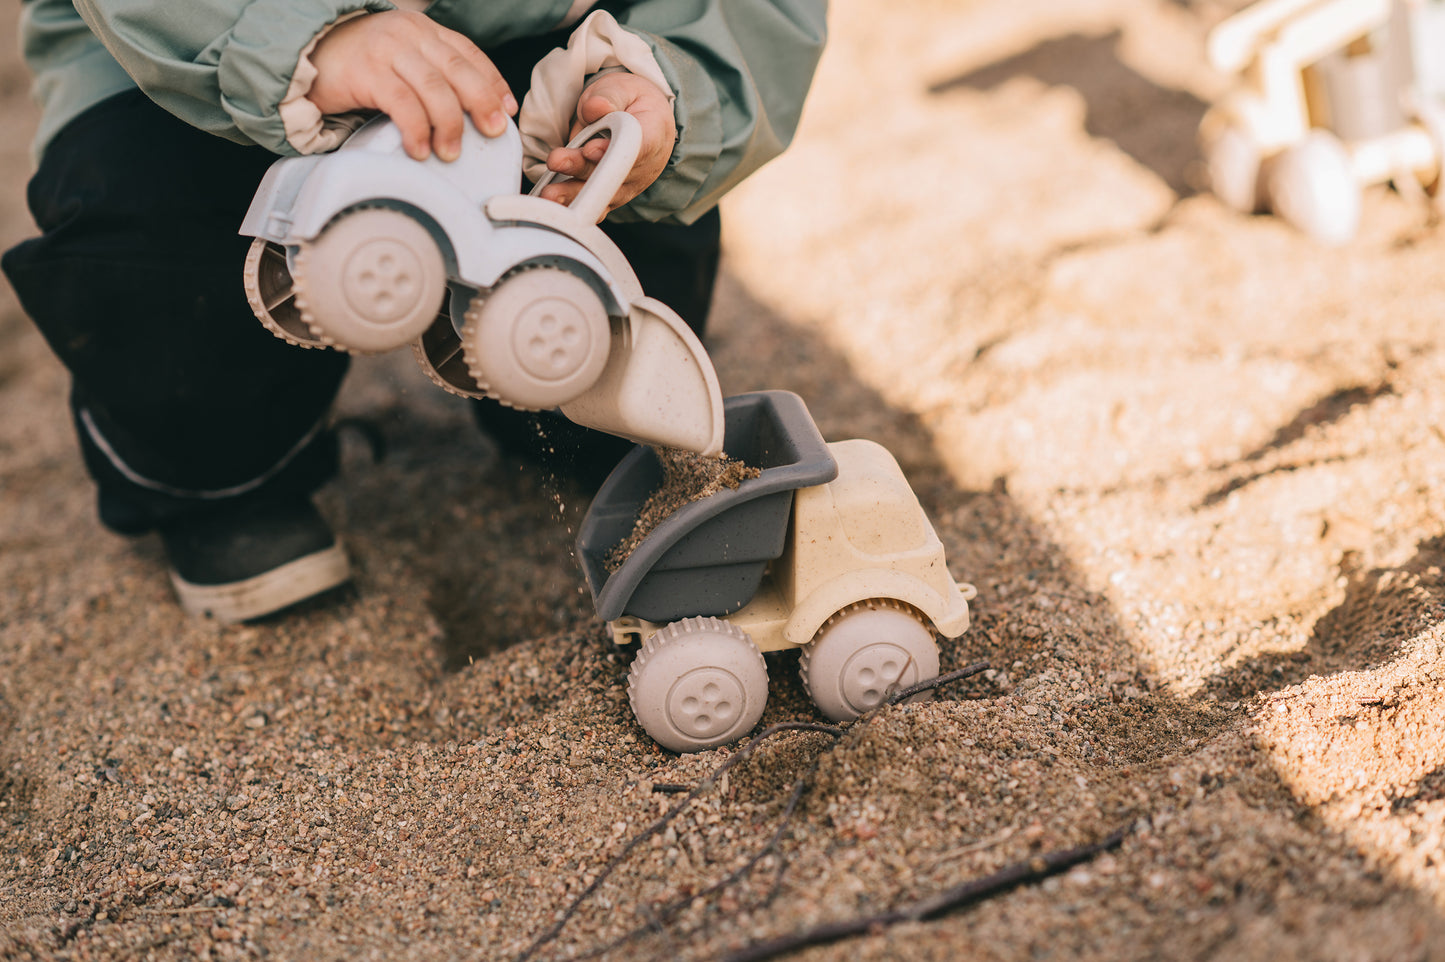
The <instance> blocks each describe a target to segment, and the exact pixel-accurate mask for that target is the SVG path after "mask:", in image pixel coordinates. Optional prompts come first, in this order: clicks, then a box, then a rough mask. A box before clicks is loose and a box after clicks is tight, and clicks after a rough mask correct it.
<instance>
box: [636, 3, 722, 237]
mask: <svg viewBox="0 0 1445 962" xmlns="http://www.w3.org/2000/svg"><path fill="white" fill-rule="evenodd" d="M627 29H629V30H631V29H632V28H627ZM632 32H633V34H634V35H635V36H638V37H640V38H642V39H643V40H644V41H645V42H646V43H647V44H648V46H649V47H650V49H651V50H652V53H653V56H654V59H655V60H656V62H657V65H658V66H659V67H660V68H661V69H662V73H663V76H664V77H665V78H666V79H667V84H668V86H669V87H670V88H671V89H672V90H674V91H676V92H677V96H676V99H675V100H674V101H673V104H672V111H673V117H674V119H675V121H676V123H677V143H676V144H675V145H674V146H673V149H672V157H671V158H670V159H669V160H668V162H667V167H666V169H664V170H663V172H662V174H661V175H660V176H659V177H658V178H657V180H655V181H654V182H653V183H652V186H650V187H648V188H647V189H646V190H644V191H643V192H642V193H640V194H638V195H637V196H636V197H634V198H633V199H632V200H631V201H630V202H629V203H628V204H627V205H626V206H624V207H620V208H618V209H617V210H615V211H613V212H612V213H611V214H609V215H608V219H609V220H613V221H619V222H621V221H639V220H645V221H661V220H669V221H673V222H681V223H684V224H690V223H692V222H693V221H695V220H696V219H697V218H698V217H701V216H702V215H703V214H704V213H706V212H707V210H708V209H709V207H710V206H711V205H710V204H705V205H701V206H698V205H697V201H698V199H699V195H700V193H701V192H702V190H703V185H704V184H706V183H707V180H708V177H709V176H710V175H711V174H712V172H713V169H714V168H715V166H716V165H717V162H718V159H719V158H720V157H721V156H722V153H723V149H724V140H723V118H722V103H721V101H720V100H719V99H718V92H717V84H716V83H715V82H714V81H713V78H712V77H711V76H710V75H709V74H708V73H707V71H705V70H704V69H703V67H702V65H701V64H700V63H698V61H697V60H695V59H694V58H692V57H691V56H689V55H688V54H686V53H684V52H683V51H682V50H681V48H679V47H678V46H677V45H676V44H673V43H669V42H668V41H666V40H664V39H663V38H661V37H658V36H655V35H653V34H649V33H644V32H642V31H637V30H632Z"/></svg>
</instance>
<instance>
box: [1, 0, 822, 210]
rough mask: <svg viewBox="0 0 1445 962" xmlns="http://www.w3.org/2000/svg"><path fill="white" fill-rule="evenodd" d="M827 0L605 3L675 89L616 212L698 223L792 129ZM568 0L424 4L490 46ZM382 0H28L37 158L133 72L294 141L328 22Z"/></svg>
mask: <svg viewBox="0 0 1445 962" xmlns="http://www.w3.org/2000/svg"><path fill="white" fill-rule="evenodd" d="M826 6H827V0H637V2H632V3H627V2H610V3H604V4H602V7H603V8H605V9H607V10H609V11H610V12H612V13H613V15H614V16H615V17H616V18H617V20H618V22H619V23H620V24H622V25H623V26H624V27H626V28H627V29H628V30H631V31H632V32H634V33H636V34H638V35H639V36H641V37H642V38H643V39H644V40H645V41H647V43H648V45H649V46H650V47H651V48H652V51H653V54H654V56H655V57H656V58H657V62H658V64H659V65H660V66H661V68H662V71H663V74H664V75H665V76H666V77H667V80H668V82H669V83H670V84H671V85H672V88H673V91H674V93H676V95H677V99H676V101H675V107H674V109H675V111H676V116H677V126H678V143H677V146H676V148H675V150H674V151H673V156H672V159H671V161H670V163H669V165H668V168H667V170H666V171H665V172H664V173H663V175H662V176H661V177H660V178H658V180H657V182H656V183H654V184H653V185H652V186H651V187H650V188H648V190H647V191H645V192H644V193H643V194H641V195H640V196H639V197H637V198H636V199H635V200H634V201H633V202H632V203H631V204H629V205H628V206H627V207H626V208H624V209H623V210H621V211H616V212H614V214H613V216H614V218H617V219H646V220H678V221H682V222H690V221H692V220H694V219H696V218H697V217H698V216H700V215H701V214H702V213H703V212H705V211H706V210H708V209H709V208H710V207H712V206H713V205H715V204H716V203H717V201H718V199H719V198H720V197H721V196H722V195H723V194H724V193H725V192H726V191H727V190H728V189H729V188H731V187H732V186H734V185H735V184H737V183H738V182H739V181H740V180H742V179H743V178H744V177H746V176H747V175H748V174H750V173H752V172H753V171H754V170H756V169H757V168H758V167H760V166H762V165H763V164H764V163H766V162H767V161H768V160H770V159H771V158H772V157H774V156H776V155H777V154H778V153H779V152H781V151H782V150H783V148H784V147H785V146H786V145H787V144H788V142H789V141H790V140H791V139H792V136H793V133H794V131H795V130H796V128H797V124H798V116H799V112H800V111H801V109H802V104H803V97H804V95H805V93H806V92H807V89H808V86H809V84H810V83H811V82H812V77H813V71H814V68H815V67H816V65H817V61H818V57H819V55H820V53H821V52H822V46H823V41H824V37H825V25H824V16H825V12H826ZM571 7H572V0H436V2H435V3H433V4H432V5H431V6H430V7H429V8H428V10H427V15H428V16H430V17H432V18H433V19H434V20H436V21H437V22H438V23H441V24H442V25H444V26H447V27H450V28H452V29H454V30H457V31H458V32H460V33H463V34H465V35H467V36H468V37H470V38H471V39H472V40H473V41H474V42H475V43H476V44H477V45H478V46H480V47H482V48H483V49H486V48H488V47H491V46H494V45H496V44H500V43H503V42H505V41H507V40H511V39H515V38H519V37H528V36H537V35H540V34H543V33H547V32H549V31H551V30H554V29H556V28H557V27H558V26H559V25H560V24H561V23H562V22H563V20H564V17H565V16H566V14H567V12H568V10H569V9H570V8H571ZM389 9H392V5H391V3H390V2H389V0H180V2H169V3H168V2H159V0H24V5H23V7H22V13H21V43H22V47H23V52H24V56H25V60H26V62H27V63H28V64H29V66H30V69H31V70H32V72H33V73H34V76H35V93H36V96H37V98H38V99H39V101H40V104H41V106H42V116H41V122H40V128H39V130H38V132H37V136H36V140H35V155H36V156H37V157H39V156H40V155H41V154H42V153H43V152H44V150H45V147H46V146H47V145H48V144H49V143H50V141H51V139H52V138H53V137H54V136H55V134H56V133H58V132H59V130H60V129H61V128H62V127H63V126H64V125H65V124H66V123H67V122H69V121H70V120H72V119H73V118H75V117H76V116H77V115H78V114H79V113H80V112H81V111H83V110H85V109H87V108H89V107H91V106H94V105H95V104H97V103H99V102H100V101H102V100H104V99H106V98H107V97H109V96H111V95H113V94H116V93H120V92H121V91H125V90H130V89H133V88H136V87H139V88H140V89H141V90H143V91H144V92H145V93H146V95H147V96H149V97H150V98H151V99H152V100H154V101H155V102H156V103H158V104H159V105H160V106H162V107H164V108H165V109H166V110H168V111H170V112H171V113H173V114H175V115H176V116H177V117H179V118H181V119H182V120H184V121H186V122H187V123H189V124H192V125H194V126H196V127H199V128H201V129H203V130H207V131H210V132H211V133H213V134H216V135H217V136H220V137H225V138H227V139H229V140H234V141H237V142H240V143H249V144H259V145H260V146H262V147H265V148H267V149H268V150H271V151H273V152H275V153H277V154H293V153H295V150H294V149H293V148H292V147H291V145H290V144H289V143H288V142H287V140H286V134H285V131H284V128H283V126H282V123H281V118H280V116H279V113H278V109H277V108H278V104H279V103H280V102H281V99H282V98H283V97H284V96H285V94H286V91H287V88H288V87H289V86H290V83H291V75H292V72H293V71H294V69H295V67H296V64H297V61H298V60H299V58H300V55H301V51H302V50H303V49H305V47H306V45H307V44H308V43H310V42H311V40H312V39H313V38H314V37H315V36H316V34H317V33H319V32H320V31H321V30H322V29H323V28H324V27H326V26H327V25H328V24H330V23H332V22H333V21H335V20H336V19H337V18H338V17H340V16H343V15H345V14H348V13H352V12H355V11H359V10H366V11H378V10H389Z"/></svg>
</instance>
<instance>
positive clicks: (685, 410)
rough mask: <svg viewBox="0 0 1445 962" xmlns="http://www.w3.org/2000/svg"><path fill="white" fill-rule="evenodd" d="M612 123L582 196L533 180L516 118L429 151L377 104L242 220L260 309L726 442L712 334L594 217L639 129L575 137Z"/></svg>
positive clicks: (524, 403) (634, 432) (266, 188)
mask: <svg viewBox="0 0 1445 962" xmlns="http://www.w3.org/2000/svg"><path fill="white" fill-rule="evenodd" d="M601 134H607V135H609V136H610V137H611V143H610V144H609V146H608V149H607V152H606V154H605V155H604V156H603V159H602V161H601V162H600V163H599V164H598V167H597V169H596V171H594V173H593V174H592V176H591V177H589V178H588V180H587V183H586V184H585V185H584V187H583V189H582V190H581V191H580V193H579V194H578V196H577V197H576V198H575V199H574V200H573V202H572V203H571V204H570V205H569V206H566V207H564V206H562V205H560V204H557V203H554V202H552V201H549V200H543V199H542V198H541V197H540V196H536V195H537V194H538V193H540V191H541V188H542V187H544V186H546V184H547V182H548V180H547V179H544V180H543V181H542V182H541V183H539V184H538V185H537V186H536V187H535V188H534V189H533V190H532V193H531V194H523V193H522V192H521V185H522V183H523V179H522V145H521V137H520V135H519V134H518V132H517V129H516V127H515V126H514V125H512V124H510V122H509V124H508V128H507V130H506V132H505V133H504V134H503V135H502V136H499V137H494V138H489V137H485V136H483V135H482V134H481V133H480V132H479V131H477V130H476V129H475V128H474V127H472V126H471V124H470V122H469V123H468V125H467V129H466V131H465V133H464V135H463V140H462V151H461V156H460V158H459V159H458V160H456V161H453V162H451V163H444V162H443V161H441V160H439V159H438V158H436V157H434V156H433V157H429V158H428V159H427V160H424V161H417V160H414V159H412V158H411V157H409V156H407V154H406V152H405V150H404V149H403V148H402V141H401V134H400V132H399V131H398V130H397V128H396V126H395V125H394V124H393V123H392V122H391V121H390V120H389V119H387V118H386V117H384V116H383V117H377V118H376V119H374V120H372V121H370V122H369V123H367V124H366V125H365V126H363V127H362V128H361V129H360V130H358V131H357V132H356V133H355V134H353V135H352V136H351V137H350V138H349V139H348V140H347V141H346V143H345V144H344V145H342V147H341V149H339V150H337V151H335V152H333V153H330V154H323V155H312V156H307V157H290V158H285V159H282V160H279V161H277V162H276V163H275V164H273V165H272V166H271V168H270V170H269V171H268V172H267V174H266V176H265V178H264V179H263V181H262V183H261V186H260V188H259V189H258V190H257V193H256V196H255V198H254V200H253V201H252V204H251V207H250V210H249V211H248V212H247V214H246V217H245V220H244V221H243V222H242V225H241V233H242V234H245V235H247V236H250V237H253V238H255V240H254V241H253V242H252V244H251V249H250V253H249V256H248V257H247V260H246V265H245V270H244V281H245V287H246V294H247V297H248V298H249V300H250V303H251V307H252V309H253V310H254V311H255V313H256V316H257V318H258V319H260V321H261V323H262V324H264V325H265V326H266V327H267V328H268V329H269V330H270V331H271V332H272V333H273V334H275V335H277V336H278V337H281V338H283V339H285V340H287V341H289V342H291V343H292V344H296V345H299V346H301V347H318V348H319V347H332V348H336V349H339V350H347V351H357V352H363V353H374V352H382V351H389V350H392V349H393V348H398V347H402V346H405V345H407V344H410V345H411V346H412V350H413V353H414V354H415V356H416V359H417V361H418V363H419V364H420V365H421V368H422V370H424V371H425V372H426V374H427V376H428V377H430V378H431V379H432V380H433V381H434V382H435V383H436V384H438V385H440V386H441V387H442V388H443V389H445V390H447V391H450V392H452V393H454V394H460V395H463V396H466V397H491V398H494V399H496V400H498V401H500V402H502V403H503V404H507V405H510V406H512V407H517V408H524V409H529V410H540V409H551V408H556V409H559V410H560V411H561V412H562V413H563V414H564V415H566V416H567V417H568V418H570V419H571V420H573V421H575V422H576V423H578V424H581V425H583V426H585V427H590V428H596V429H598V430H601V431H606V432H607V433H609V434H615V435H618V436H620V437H624V438H628V439H630V440H633V441H637V442H639V443H646V444H662V445H668V446H671V447H678V448H685V449H687V450H689V451H696V452H699V453H706V454H716V453H718V452H719V451H720V450H721V449H722V434H723V415H722V394H721V391H720V390H719V388H718V382H717V374H716V373H715V372H714V370H713V366H712V362H711V360H709V358H708V356H707V352H706V351H705V350H703V346H702V344H701V342H699V341H698V339H697V336H696V335H695V334H693V332H692V331H691V330H690V329H689V328H688V326H687V325H686V324H685V323H684V322H683V321H682V319H681V318H679V317H678V316H677V314H676V313H674V312H673V311H672V309H671V308H669V307H667V306H666V305H665V304H663V303H662V302H660V301H658V300H656V299H654V298H650V297H647V296H645V295H644V293H643V291H642V287H641V285H640V284H639V282H638V280H637V276H636V274H634V273H633V271H632V268H631V266H630V265H629V264H628V262H627V259H626V258H625V257H624V256H623V254H622V252H621V251H620V250H618V248H617V246H616V245H615V244H614V243H613V242H612V241H611V240H610V239H609V238H608V237H607V235H605V234H604V233H603V232H602V230H601V229H600V228H599V227H598V226H597V221H598V219H599V218H600V217H601V216H602V214H603V213H604V212H605V211H606V209H607V204H608V203H609V201H610V200H611V199H612V197H613V195H614V194H615V193H616V191H617V188H618V186H619V185H620V184H621V183H622V180H623V178H625V177H626V175H627V173H628V172H629V171H630V170H631V168H632V164H633V161H634V159H635V158H636V155H637V151H638V147H639V145H640V144H641V130H640V128H639V126H638V124H637V120H636V119H635V118H634V117H632V116H631V115H629V114H627V113H625V112H620V111H619V112H616V113H612V114H609V115H608V116H607V117H604V118H603V119H602V120H601V121H599V122H597V123H596V124H593V125H592V126H591V127H588V128H587V129H586V130H584V131H582V132H581V133H580V134H579V135H578V136H577V137H576V138H575V139H574V140H573V141H572V146H574V147H576V146H580V145H581V144H583V143H585V142H586V141H587V140H589V139H591V138H592V137H593V136H598V135H601Z"/></svg>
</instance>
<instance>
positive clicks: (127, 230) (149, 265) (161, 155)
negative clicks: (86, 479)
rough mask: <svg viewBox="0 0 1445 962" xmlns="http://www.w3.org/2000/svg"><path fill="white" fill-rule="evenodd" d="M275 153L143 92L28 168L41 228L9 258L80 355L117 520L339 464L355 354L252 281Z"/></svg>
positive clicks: (87, 425) (154, 518)
mask: <svg viewBox="0 0 1445 962" xmlns="http://www.w3.org/2000/svg"><path fill="white" fill-rule="evenodd" d="M275 159H276V158H275V157H274V156H273V155H271V154H269V153H268V152H266V151H264V150H261V149H259V148H255V147H244V146H241V145H238V144H234V143H231V142H229V141H226V140H222V139H220V138H218V137H215V136H212V135H210V134H207V133H204V132H202V131H199V130H196V129H194V128H192V127H189V126H187V125H186V124H184V123H182V122H180V121H179V120H177V119H176V118H174V117H173V116H171V115H170V114H168V113H166V112H165V111H163V110H161V109H160V108H158V107H156V106H155V105H154V104H152V103H151V102H150V101H149V100H147V99H146V98H145V97H144V96H142V95H141V94H139V93H130V94H122V95H120V96H118V97H114V98H112V99H111V100H108V101H106V102H105V103H103V104H100V105H98V106H96V107H95V108H92V109H91V110H90V111H88V112H87V113H85V114H84V115H82V116H81V117H79V118H77V119H76V120H75V121H74V122H73V123H72V124H71V125H70V126H69V127H67V128H66V129H65V130H64V131H63V132H62V133H61V134H60V135H59V136H58V137H57V138H56V139H55V141H53V142H52V144H51V145H50V146H49V148H48V149H47V151H46V153H45V157H44V159H43V161H42V163H41V165H40V169H39V171H38V172H37V173H36V175H35V177H34V179H33V180H32V181H31V183H30V187H29V201H30V208H31V212H32V214H33V215H34V217H35V220H36V222H37V223H38V224H39V226H40V228H41V230H42V232H43V233H42V234H41V236H40V237H38V238H34V239H32V240H29V241H26V242H24V243H22V244H20V245H19V246H17V247H15V248H14V249H12V250H10V251H9V252H7V253H6V254H5V257H4V261H3V265H4V269H5V273H6V274H7V275H8V276H9V278H10V280H11V283H12V284H13V285H14V287H15V289H16V292H17V293H18V294H19V297H20V300H21V303H22V305H23V306H24V308H25V310H26V311H27V313H29V315H30V316H31V318H33V319H34V321H35V322H36V324H37V325H38V326H39V328H40V330H41V331H42V332H43V333H44V335H45V337H46V339H47V340H48V341H49V342H50V345H51V347H52V348H53V349H54V350H55V352H56V354H57V355H59V357H60V359H61V360H62V361H63V362H64V363H65V365H66V367H67V368H69V370H70V373H71V375H72V378H73V392H72V407H73V409H74V413H75V418H76V426H77V430H78V431H79V434H80V440H81V446H82V448H83V450H84V453H85V459H86V464H87V466H88V467H89V469H90V471H91V474H92V476H93V477H94V478H95V481H96V483H97V485H98V486H99V501H100V514H101V518H102V520H103V521H104V522H105V523H106V524H107V525H109V526H110V527H112V528H114V529H116V530H118V531H122V532H126V533H139V532H142V531H146V530H149V529H152V528H157V527H162V528H163V527H166V526H168V525H171V524H173V523H175V522H177V521H178V520H179V519H185V518H188V517H195V516H198V515H203V516H213V515H214V514H216V513H217V511H225V510H228V508H229V506H231V505H233V504H235V503H237V502H238V501H240V500H243V499H249V500H254V499H255V498H256V497H258V496H261V497H276V496H280V497H287V496H290V497H292V498H295V497H305V496H306V495H308V494H309V493H310V492H311V491H313V490H314V489H315V488H316V487H317V486H319V485H320V484H321V483H322V482H324V481H325V480H326V479H327V478H328V477H329V476H330V474H331V472H332V471H333V470H334V463H335V451H334V441H333V440H332V438H331V437H330V436H329V434H328V432H327V431H326V430H325V427H324V419H325V418H326V416H327V411H328V408H329V406H330V404H331V402H332V399H333V397H334V395H335V393H336V390H337V388H338V387H339V385H340V382H341V378H342V375H343V374H344V372H345V370H346V363H347V361H346V358H345V356H344V355H341V354H337V353H334V352H330V351H305V350H298V349H296V348H295V347H292V346H291V345H288V344H286V343H284V342H282V341H280V340H279V339H277V338H275V337H273V336H272V335H271V334H269V333H268V332H267V331H266V330H265V329H264V328H262V326H261V325H260V323H258V322H257V321H256V319H255V317H254V316H253V315H252V313H251V309H250V307H249V306H248V305H247V303H246V298H245V294H244V292H243V289H242V284H241V268H242V262H243V258H244V256H245V253H246V248H247V244H248V243H249V241H248V239H247V238H244V237H241V236H239V235H238V234H237V228H238V226H239V224H240V221H241V217H242V215H243V214H244V213H245V210H246V207H247V205H248V204H249V203H250V200H251V196H252V194H253V192H254V191H255V188H256V186H257V184H258V183H259V181H260V179H261V176H262V174H263V173H264V172H265V170H266V168H267V167H268V166H269V165H270V164H271V162H272V161H274V160H275Z"/></svg>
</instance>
